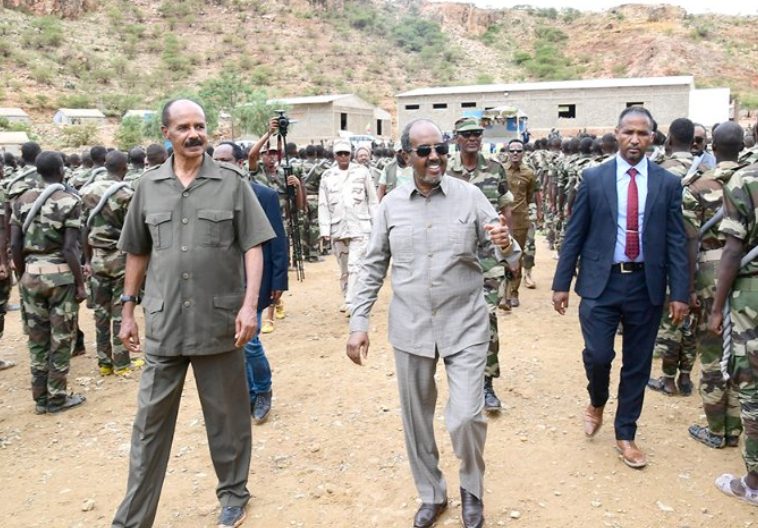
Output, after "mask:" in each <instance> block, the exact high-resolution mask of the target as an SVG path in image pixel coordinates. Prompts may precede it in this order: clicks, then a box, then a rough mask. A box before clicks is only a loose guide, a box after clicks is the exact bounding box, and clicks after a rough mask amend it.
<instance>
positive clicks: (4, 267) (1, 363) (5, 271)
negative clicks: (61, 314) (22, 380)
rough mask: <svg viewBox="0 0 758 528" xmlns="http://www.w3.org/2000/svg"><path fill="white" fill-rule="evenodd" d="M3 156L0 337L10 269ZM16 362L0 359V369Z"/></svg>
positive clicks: (0, 182) (0, 163)
mask: <svg viewBox="0 0 758 528" xmlns="http://www.w3.org/2000/svg"><path fill="white" fill-rule="evenodd" d="M5 200H6V199H5V156H0V338H2V337H3V331H4V330H5V313H6V310H7V306H8V299H9V298H10V294H11V286H12V280H11V269H10V266H9V265H8V218H7V217H6V216H5ZM15 365H16V364H15V363H14V362H13V361H10V360H6V359H0V370H5V369H9V368H11V367H13V366H15Z"/></svg>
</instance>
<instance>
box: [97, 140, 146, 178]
mask: <svg viewBox="0 0 758 528" xmlns="http://www.w3.org/2000/svg"><path fill="white" fill-rule="evenodd" d="M106 159H107V156H106ZM143 172H145V151H144V150H143V149H142V147H134V148H132V149H130V150H129V170H128V171H127V173H126V176H124V180H123V181H125V182H131V181H133V180H137V179H139V177H140V176H142V173H143Z"/></svg>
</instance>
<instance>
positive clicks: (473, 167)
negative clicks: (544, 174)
mask: <svg viewBox="0 0 758 528" xmlns="http://www.w3.org/2000/svg"><path fill="white" fill-rule="evenodd" d="M483 130H484V129H483V128H482V126H481V125H479V122H478V121H477V120H476V119H473V118H462V119H459V120H458V121H457V122H456V125H455V141H456V143H457V144H458V150H457V152H455V153H454V154H450V156H449V158H448V162H447V174H448V175H449V176H453V177H455V178H459V179H461V180H464V181H467V182H469V183H471V184H472V185H476V186H477V187H479V189H480V190H481V191H482V192H483V193H484V195H485V196H486V197H487V199H488V200H489V201H490V203H491V204H492V205H493V207H495V210H497V211H499V212H500V213H501V214H503V215H505V216H506V218H507V219H508V221H509V222H510V207H511V205H512V204H513V195H512V194H511V192H510V190H509V189H508V178H507V177H506V175H505V169H504V168H503V166H502V165H501V164H500V162H498V161H497V160H494V159H487V158H485V157H484V155H482V154H481V152H480V149H481V145H482V133H483ZM479 264H480V265H481V267H482V273H483V274H484V299H485V301H486V302H487V308H488V310H489V320H490V344H489V348H488V349H487V365H486V367H485V369H484V408H485V410H487V411H499V410H500V408H501V406H502V405H501V403H500V400H499V399H498V397H497V395H496V394H495V390H494V388H493V386H492V378H497V377H500V362H499V360H498V353H499V351H500V338H499V336H498V326H497V309H498V305H499V304H500V298H501V294H500V287H501V284H502V282H503V281H504V280H505V267H504V265H503V264H502V263H500V262H498V261H497V260H495V259H494V257H492V256H491V255H489V254H480V255H479Z"/></svg>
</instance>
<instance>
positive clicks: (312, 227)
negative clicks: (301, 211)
mask: <svg viewBox="0 0 758 528" xmlns="http://www.w3.org/2000/svg"><path fill="white" fill-rule="evenodd" d="M305 156H306V157H305V159H304V160H303V164H302V174H303V186H304V187H305V199H306V202H307V203H306V205H307V211H306V214H305V215H304V220H305V222H304V224H305V225H304V226H303V232H304V234H305V245H304V246H303V252H304V253H305V254H306V259H307V260H308V262H321V261H323V260H324V258H323V257H322V256H321V245H320V243H319V241H320V236H319V231H318V187H319V185H320V184H321V176H322V175H323V174H324V171H326V169H328V168H329V165H331V164H330V163H329V162H328V161H327V160H323V159H318V158H316V146H315V145H308V146H307V147H305Z"/></svg>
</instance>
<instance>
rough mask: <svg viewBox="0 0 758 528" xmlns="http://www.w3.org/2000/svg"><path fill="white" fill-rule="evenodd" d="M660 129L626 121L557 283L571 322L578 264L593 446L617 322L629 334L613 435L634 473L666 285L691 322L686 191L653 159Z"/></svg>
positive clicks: (587, 192)
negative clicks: (650, 148) (639, 423)
mask: <svg viewBox="0 0 758 528" xmlns="http://www.w3.org/2000/svg"><path fill="white" fill-rule="evenodd" d="M654 129H655V122H654V121H653V117H652V116H651V115H650V112H648V111H647V110H646V109H645V108H642V107H639V106H632V107H630V108H627V109H626V110H624V111H623V112H622V113H621V116H620V117H619V122H618V126H617V128H616V137H617V139H618V143H619V151H618V153H617V155H616V157H615V158H614V159H612V160H610V161H608V162H606V163H603V164H601V165H598V166H596V167H593V168H591V169H587V170H586V171H584V173H583V181H582V184H581V185H580V187H579V190H578V192H577V196H576V201H575V202H574V206H573V209H572V215H571V220H570V221H569V224H568V228H567V231H566V238H565V242H564V244H563V246H562V247H561V255H560V260H559V262H558V267H557V269H556V272H555V278H554V279H553V306H554V308H555V310H556V311H557V312H558V313H560V314H561V315H563V314H565V313H566V308H567V307H568V304H569V287H570V285H571V280H572V278H573V276H574V271H575V269H576V265H577V261H579V272H578V276H577V280H576V287H575V290H576V293H577V294H579V296H580V297H581V298H582V300H581V303H580V304H579V322H580V325H581V328H582V335H583V336H584V351H583V354H582V356H583V360H584V368H585V372H586V375H587V381H588V385H587V390H588V392H589V396H590V403H589V405H588V406H587V409H586V410H585V413H584V432H585V434H586V435H587V436H588V437H592V436H594V435H595V434H596V433H597V431H598V429H600V426H601V425H602V422H603V410H604V407H605V403H606V401H607V400H608V385H609V382H610V372H611V362H612V361H613V358H614V356H615V351H614V349H613V342H614V338H615V334H616V328H617V326H618V324H619V322H621V323H623V325H624V335H623V348H622V367H621V380H620V383H619V389H618V407H617V410H616V419H615V422H614V427H615V432H616V446H617V449H618V451H619V453H620V455H621V457H622V459H623V461H624V463H626V464H627V465H628V466H630V467H634V468H641V467H644V466H645V465H646V464H647V458H646V456H645V453H644V452H642V451H641V450H640V449H639V448H638V447H637V445H636V444H635V442H634V437H635V433H636V431H637V419H638V418H639V416H640V413H641V412H642V402H643V399H644V395H645V385H646V383H647V380H648V378H649V376H650V367H651V364H652V356H653V346H654V344H655V336H656V332H657V330H658V324H659V322H660V320H661V313H662V310H663V302H664V297H665V294H666V284H667V282H668V286H669V289H670V292H671V303H670V305H669V310H670V312H671V318H672V320H673V321H674V324H678V323H679V321H681V319H682V318H683V317H684V316H685V315H686V314H687V312H688V307H687V301H688V299H689V282H688V279H687V266H688V263H687V252H686V241H685V233H684V224H683V221H682V186H681V183H680V180H679V178H677V177H676V176H674V175H673V174H671V173H669V172H667V171H666V170H664V169H662V168H660V167H659V166H658V165H656V164H655V163H650V162H648V160H647V157H646V156H645V151H646V150H647V147H648V146H649V145H650V143H651V142H652V140H653V134H654V132H653V131H654Z"/></svg>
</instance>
